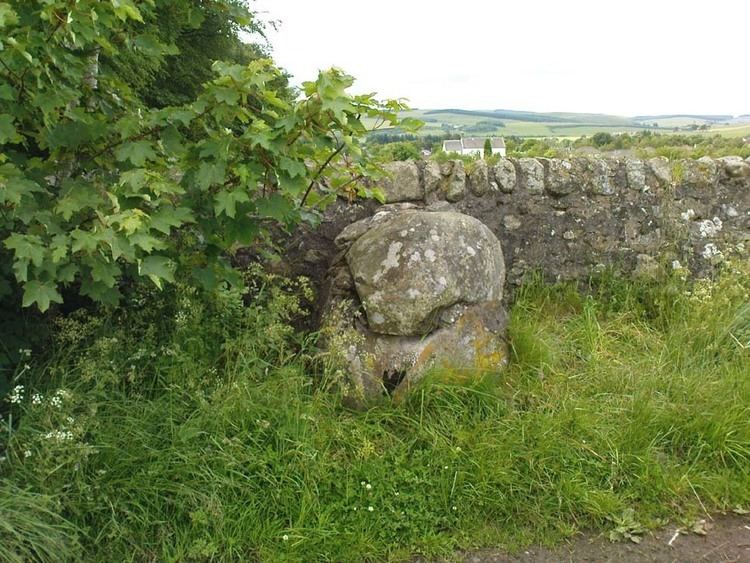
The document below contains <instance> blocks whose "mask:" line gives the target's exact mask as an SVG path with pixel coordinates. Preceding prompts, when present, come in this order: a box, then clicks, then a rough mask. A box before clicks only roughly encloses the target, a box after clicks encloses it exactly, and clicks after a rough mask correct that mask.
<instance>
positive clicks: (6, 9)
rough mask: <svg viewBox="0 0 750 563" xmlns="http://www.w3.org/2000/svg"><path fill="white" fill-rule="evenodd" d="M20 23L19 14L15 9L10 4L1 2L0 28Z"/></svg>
mask: <svg viewBox="0 0 750 563" xmlns="http://www.w3.org/2000/svg"><path fill="white" fill-rule="evenodd" d="M17 23H18V15H17V14H16V12H14V11H13V8H11V6H10V4H8V3H7V2H0V28H2V27H6V26H11V25H15V24H17Z"/></svg>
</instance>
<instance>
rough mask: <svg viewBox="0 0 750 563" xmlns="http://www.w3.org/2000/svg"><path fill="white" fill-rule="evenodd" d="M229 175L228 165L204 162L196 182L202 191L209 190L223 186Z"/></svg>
mask: <svg viewBox="0 0 750 563" xmlns="http://www.w3.org/2000/svg"><path fill="white" fill-rule="evenodd" d="M226 173H227V165H226V163H224V162H204V163H203V164H201V165H200V167H199V168H198V174H197V175H196V178H195V179H196V182H197V183H198V187H199V188H200V189H202V190H207V189H208V188H210V187H211V186H214V185H216V184H223V183H224V178H225V177H226Z"/></svg>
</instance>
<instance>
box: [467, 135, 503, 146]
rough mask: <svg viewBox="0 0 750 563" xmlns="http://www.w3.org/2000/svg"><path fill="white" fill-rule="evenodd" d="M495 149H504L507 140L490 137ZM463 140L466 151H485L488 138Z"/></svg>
mask: <svg viewBox="0 0 750 563" xmlns="http://www.w3.org/2000/svg"><path fill="white" fill-rule="evenodd" d="M489 139H490V143H492V148H493V149H504V148H505V139H503V138H502V137H490V138H489ZM462 140H463V143H464V148H465V149H483V148H484V142H485V141H486V140H487V137H465V138H464V139H462Z"/></svg>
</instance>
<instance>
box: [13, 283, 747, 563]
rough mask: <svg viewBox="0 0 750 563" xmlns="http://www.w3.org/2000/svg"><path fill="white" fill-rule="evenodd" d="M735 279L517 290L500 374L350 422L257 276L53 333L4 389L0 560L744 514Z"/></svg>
mask: <svg viewBox="0 0 750 563" xmlns="http://www.w3.org/2000/svg"><path fill="white" fill-rule="evenodd" d="M749 279H750V277H748V275H747V272H746V271H736V272H732V271H728V273H727V275H726V276H724V277H723V278H722V279H720V280H718V281H715V282H711V283H702V284H699V285H698V286H697V287H695V288H691V287H690V286H689V285H688V284H684V283H681V282H679V280H672V281H670V282H669V283H660V284H648V283H646V282H642V281H641V282H627V281H623V280H618V279H616V278H614V277H608V278H604V279H600V280H598V281H597V282H596V283H595V284H592V285H591V286H590V287H588V288H585V291H581V288H579V287H575V286H572V285H556V286H549V285H545V284H543V283H542V282H540V281H538V280H536V281H532V282H530V283H529V284H528V285H526V286H525V287H524V288H523V289H522V290H520V291H519V293H518V294H517V296H516V301H515V303H514V305H513V308H512V311H511V326H510V337H511V343H512V361H511V364H510V366H509V368H508V369H506V370H505V371H504V372H501V373H484V374H477V377H476V378H475V380H474V381H473V382H472V383H470V384H466V383H463V384H460V385H459V384H456V383H452V381H453V380H454V379H455V378H453V377H451V374H450V373H446V372H435V373H434V374H432V376H431V377H430V378H428V379H427V381H425V383H424V385H423V386H422V387H421V388H419V389H417V390H415V391H414V392H413V393H412V394H411V395H410V396H409V397H408V398H407V399H406V400H405V401H404V402H403V403H401V404H393V403H390V402H384V403H383V404H381V405H378V406H375V407H373V408H372V409H370V410H368V411H366V412H353V411H349V410H346V409H345V408H344V407H343V406H342V405H341V403H340V401H339V399H338V397H337V396H336V395H334V394H331V393H330V392H327V391H326V390H324V389H321V388H320V386H319V385H318V382H319V381H320V380H321V379H323V378H321V375H322V374H321V371H320V370H321V369H323V368H321V367H320V365H319V364H318V363H316V362H315V361H314V358H313V356H314V350H313V348H312V347H311V346H310V344H311V343H310V340H309V337H306V336H302V335H299V334H297V333H295V332H294V331H293V330H292V329H291V328H290V322H291V320H292V318H293V317H294V316H295V315H297V314H298V313H299V311H300V301H299V299H298V297H297V295H298V292H299V291H300V290H304V287H303V288H300V287H297V286H291V285H289V284H285V283H280V282H279V281H278V280H274V279H271V280H269V279H267V278H259V277H258V275H257V273H256V275H255V276H254V277H253V278H252V284H251V286H252V287H251V289H250V290H249V293H248V294H246V295H241V294H240V293H239V292H231V291H229V292H228V291H223V292H218V293H217V294H215V295H212V296H205V295H198V294H195V293H192V292H190V291H188V290H185V289H181V290H179V291H177V292H176V293H175V294H174V295H164V294H162V295H161V296H153V295H141V294H137V295H135V296H134V297H133V299H134V303H133V304H131V307H130V308H126V309H125V310H123V311H121V312H120V313H118V314H117V315H114V316H110V317H101V316H96V315H89V316H85V317H84V316H81V317H77V318H73V319H67V320H66V321H64V322H63V323H62V325H61V327H60V330H59V337H58V339H59V348H58V350H57V351H56V352H55V353H54V354H53V356H52V358H50V359H48V360H47V361H46V363H42V362H40V363H39V364H38V365H37V366H36V369H35V370H32V371H33V374H32V376H29V377H28V378H26V379H24V380H23V381H21V380H19V382H21V383H23V384H25V385H26V397H25V399H24V400H23V402H22V403H21V404H20V405H13V408H14V409H16V411H14V412H15V416H16V420H18V417H20V423H19V424H17V425H15V426H14V428H13V429H12V433H11V434H12V437H11V438H10V439H9V441H8V444H7V448H8V449H7V452H6V454H5V455H6V456H7V460H6V461H5V462H4V463H3V464H0V468H1V469H0V472H2V473H0V482H1V483H2V487H3V491H9V490H11V489H10V488H11V487H12V490H13V491H16V492H17V493H13V494H19V495H22V496H21V497H19V498H22V499H23V501H22V502H25V503H31V504H32V505H33V506H34V507H37V508H28V509H26V508H23V507H20V505H19V508H17V509H16V510H17V511H19V512H18V513H19V514H20V513H21V512H23V514H25V515H27V516H28V519H29V523H28V524H25V523H23V522H18V521H14V520H12V519H11V520H10V522H11V524H10V526H7V525H6V526H5V527H0V545H2V546H3V548H0V549H4V550H5V551H0V558H2V557H5V558H6V559H9V560H13V559H12V557H16V559H17V560H18V558H20V560H23V559H30V558H33V557H32V556H30V555H29V554H31V553H33V552H31V551H28V550H29V549H30V546H37V547H36V548H35V549H38V550H41V549H46V550H47V551H45V552H44V553H51V552H52V550H53V547H52V546H53V545H54V546H58V547H56V548H55V549H54V551H55V553H56V554H57V555H56V557H58V559H62V560H64V559H66V558H68V559H75V558H77V557H79V553H78V552H77V551H76V549H77V548H76V546H77V545H78V544H80V546H81V549H83V552H82V553H83V557H84V558H85V559H87V560H101V561H115V560H116V561H121V560H122V561H237V560H250V561H252V560H258V561H313V560H314V561H358V560H371V561H374V560H407V559H408V558H409V557H411V556H412V555H413V554H415V553H423V554H427V555H431V556H435V555H446V554H449V553H451V552H452V551H453V550H455V549H457V548H467V547H477V546H481V545H505V546H508V547H510V548H518V547H520V546H523V545H526V544H528V543H530V542H536V541H541V542H544V543H552V542H554V541H556V540H559V539H561V538H564V537H568V536H570V535H573V534H575V533H576V532H578V531H580V530H582V529H584V528H586V529H590V528H594V529H599V530H602V531H608V530H610V529H612V528H613V526H615V523H618V522H619V523H621V522H622V521H623V519H624V518H625V516H623V515H627V518H630V514H631V513H630V511H632V513H633V518H635V520H636V521H637V524H638V525H644V526H647V527H648V526H656V525H659V524H661V523H664V522H665V521H667V520H672V521H677V522H685V523H688V522H690V521H691V520H692V519H694V518H696V517H697V516H699V515H701V514H702V513H703V512H704V511H709V512H710V511H717V510H729V509H732V508H734V507H736V506H738V505H741V506H744V507H747V506H748V503H750V377H748V375H749V374H750V350H749V348H748V347H750V307H749V306H748V304H747V295H748V292H749V290H750V281H748V280H749ZM247 304H249V306H246V305H247ZM24 377H26V376H24ZM461 380H462V381H463V378H461ZM32 386H33V387H34V389H33V390H32ZM60 389H63V390H65V393H63V394H62V395H60V391H59V390H60ZM34 392H37V393H40V394H41V395H43V397H41V399H40V400H39V401H38V404H36V405H35V404H33V400H32V394H33V393H34ZM56 393H57V394H56ZM55 396H60V397H62V398H61V400H60V406H55V404H53V397H55ZM68 417H70V418H72V420H73V422H70V421H69V419H68ZM61 429H63V430H66V431H69V432H70V433H71V436H70V437H64V438H63V439H58V438H56V437H55V436H56V435H53V436H52V437H48V435H49V434H48V433H50V432H53V431H55V430H61ZM27 453H28V454H30V455H28V456H27V455H26V454H27ZM7 506H14V505H13V503H12V502H6V503H5V504H2V503H0V512H2V511H3V510H7V508H5V507H7ZM14 522H15V523H14ZM43 526H47V527H49V529H50V530H53V531H54V533H49V534H47V533H43V532H42V530H43V529H44V528H43ZM634 529H635V527H634ZM42 540H44V541H42ZM44 542H47V543H44ZM39 553H41V552H39ZM37 558H38V559H42V560H46V559H45V557H44V556H43V553H42V554H39V555H37Z"/></svg>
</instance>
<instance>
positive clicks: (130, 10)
mask: <svg viewBox="0 0 750 563" xmlns="http://www.w3.org/2000/svg"><path fill="white" fill-rule="evenodd" d="M112 7H113V8H114V9H115V15H116V16H117V17H118V18H120V19H121V20H123V21H125V20H127V19H131V20H135V21H138V22H141V23H143V16H141V12H140V10H138V8H136V7H135V4H133V0H112Z"/></svg>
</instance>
